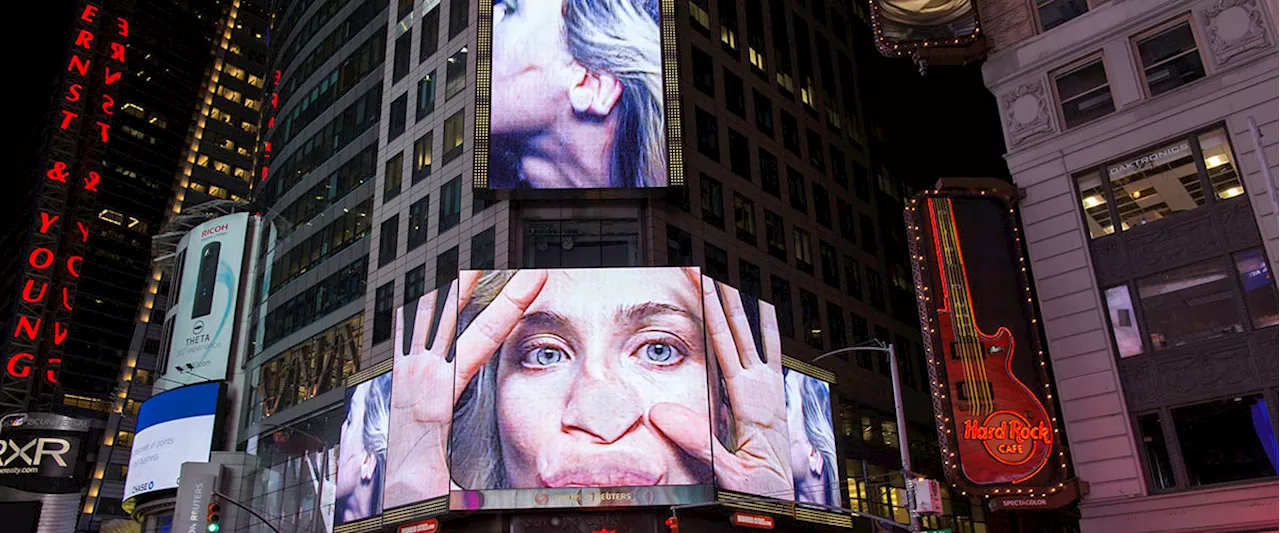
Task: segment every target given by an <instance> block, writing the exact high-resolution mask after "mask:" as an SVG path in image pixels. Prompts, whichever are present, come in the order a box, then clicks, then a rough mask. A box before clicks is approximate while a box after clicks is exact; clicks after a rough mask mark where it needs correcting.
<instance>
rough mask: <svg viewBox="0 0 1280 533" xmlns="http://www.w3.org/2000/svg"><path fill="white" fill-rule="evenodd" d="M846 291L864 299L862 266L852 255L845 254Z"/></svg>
mask: <svg viewBox="0 0 1280 533" xmlns="http://www.w3.org/2000/svg"><path fill="white" fill-rule="evenodd" d="M844 283H845V285H844V292H846V293H848V294H849V296H852V297H854V298H855V299H858V300H861V299H862V266H861V265H859V264H858V260H857V259H854V258H853V257H851V256H847V255H846V256H844Z"/></svg>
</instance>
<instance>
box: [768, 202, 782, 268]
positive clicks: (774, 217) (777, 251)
mask: <svg viewBox="0 0 1280 533" xmlns="http://www.w3.org/2000/svg"><path fill="white" fill-rule="evenodd" d="M785 228H786V226H785V225H783V223H782V217H781V216H779V215H778V214H776V213H773V212H771V211H769V210H768V209H765V210H764V238H765V242H766V243H768V245H769V255H772V256H774V257H776V258H778V259H779V260H781V261H782V262H784V263H785V262H787V238H786V231H787V230H786V229H785Z"/></svg>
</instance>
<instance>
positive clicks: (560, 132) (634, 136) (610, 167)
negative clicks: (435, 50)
mask: <svg viewBox="0 0 1280 533" xmlns="http://www.w3.org/2000/svg"><path fill="white" fill-rule="evenodd" d="M671 4H673V0H564V1H551V0H499V1H495V2H480V4H479V9H478V12H479V18H480V26H481V27H480V29H479V31H478V39H477V40H478V43H477V44H478V48H479V50H478V52H479V53H478V54H477V62H478V66H477V70H476V76H477V88H476V101H477V118H476V133H477V135H476V149H475V154H476V161H475V167H476V168H475V170H476V172H475V176H476V178H475V180H476V186H477V188H491V189H522V188H525V189H604V188H645V187H666V186H668V185H681V184H682V183H680V182H681V181H682V180H681V179H680V178H678V177H677V178H676V179H674V180H673V179H672V178H671V177H670V174H669V172H668V169H669V167H680V166H681V164H682V163H681V161H679V158H680V150H679V149H678V148H675V149H673V150H668V147H669V146H672V145H671V144H670V143H669V141H670V140H678V139H675V137H678V133H674V134H673V133H672V132H673V130H675V128H671V127H670V126H671V125H670V124H668V118H669V117H674V120H677V121H678V120H679V119H678V116H679V115H678V113H677V114H673V113H672V112H671V111H678V106H679V104H678V101H677V98H676V97H675V96H674V95H675V94H676V93H675V91H673V90H671V89H672V88H671V87H668V85H670V83H671V81H670V80H668V79H667V78H668V77H669V76H667V75H666V74H667V71H668V70H670V71H672V72H674V70H675V57H676V51H675V48H674V46H664V45H666V44H668V43H665V42H664V38H663V35H664V34H666V35H669V36H674V33H673V31H665V32H664V29H667V30H671V29H673V28H674V21H672V20H670V19H671V16H672V15H674V8H673V5H671ZM667 40H671V37H668V39H667ZM672 44H673V43H672ZM451 61H452V60H451ZM677 126H678V125H677ZM669 152H671V155H672V156H673V158H672V159H671V160H669V158H668V153H669ZM679 175H681V174H677V176H679Z"/></svg>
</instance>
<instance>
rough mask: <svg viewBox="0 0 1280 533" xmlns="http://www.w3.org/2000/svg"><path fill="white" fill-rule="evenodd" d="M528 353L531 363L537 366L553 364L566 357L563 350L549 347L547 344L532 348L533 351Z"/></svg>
mask: <svg viewBox="0 0 1280 533" xmlns="http://www.w3.org/2000/svg"><path fill="white" fill-rule="evenodd" d="M529 355H530V359H532V360H533V363H534V364H536V365H539V366H548V365H554V364H556V363H559V362H561V361H564V360H565V358H566V356H565V353H564V352H563V351H561V350H560V349H558V348H551V347H548V346H544V347H541V348H534V349H533V352H532V353H531V354H529Z"/></svg>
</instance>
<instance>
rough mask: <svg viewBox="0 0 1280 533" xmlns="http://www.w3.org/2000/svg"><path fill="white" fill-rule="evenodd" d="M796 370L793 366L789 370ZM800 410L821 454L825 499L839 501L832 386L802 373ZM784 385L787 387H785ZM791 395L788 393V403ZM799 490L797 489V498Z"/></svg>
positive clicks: (810, 438) (806, 428)
mask: <svg viewBox="0 0 1280 533" xmlns="http://www.w3.org/2000/svg"><path fill="white" fill-rule="evenodd" d="M789 371H791V372H795V371H794V370H789ZM797 374H799V376H800V378H801V382H800V383H801V385H800V410H801V411H803V413H804V434H805V437H806V438H808V440H809V444H810V445H811V446H813V449H815V450H817V451H818V453H819V454H821V455H822V496H823V499H824V500H825V501H824V502H822V503H825V504H827V505H839V502H840V485H839V480H838V478H837V473H836V435H835V430H834V429H833V427H832V422H831V388H830V385H827V384H826V383H825V382H823V381H820V380H818V379H816V378H813V377H810V376H807V375H805V374H802V373H799V372H797ZM784 389H785V387H784ZM791 401H792V398H791V397H790V395H789V394H788V396H787V403H791ZM799 498H800V493H799V492H797V493H796V499H799Z"/></svg>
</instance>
